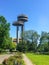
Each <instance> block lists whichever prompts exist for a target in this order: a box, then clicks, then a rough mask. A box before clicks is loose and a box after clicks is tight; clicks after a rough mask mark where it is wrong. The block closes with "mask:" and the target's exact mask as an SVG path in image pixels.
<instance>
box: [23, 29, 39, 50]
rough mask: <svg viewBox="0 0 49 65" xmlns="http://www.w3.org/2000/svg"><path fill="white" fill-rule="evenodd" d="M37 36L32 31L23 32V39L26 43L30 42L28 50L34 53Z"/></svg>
mask: <svg viewBox="0 0 49 65" xmlns="http://www.w3.org/2000/svg"><path fill="white" fill-rule="evenodd" d="M38 38H39V34H38V33H37V32H36V31H34V30H29V31H25V32H24V33H23V39H24V40H26V41H30V42H31V44H29V46H28V47H29V48H30V49H32V50H34V51H36V49H37V44H38Z"/></svg>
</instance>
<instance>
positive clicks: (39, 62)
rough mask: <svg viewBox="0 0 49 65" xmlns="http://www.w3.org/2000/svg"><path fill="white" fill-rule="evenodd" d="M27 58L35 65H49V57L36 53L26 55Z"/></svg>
mask: <svg viewBox="0 0 49 65" xmlns="http://www.w3.org/2000/svg"><path fill="white" fill-rule="evenodd" d="M26 56H27V57H28V58H29V59H30V60H31V62H32V63H34V64H35V65H49V55H37V54H34V53H26Z"/></svg>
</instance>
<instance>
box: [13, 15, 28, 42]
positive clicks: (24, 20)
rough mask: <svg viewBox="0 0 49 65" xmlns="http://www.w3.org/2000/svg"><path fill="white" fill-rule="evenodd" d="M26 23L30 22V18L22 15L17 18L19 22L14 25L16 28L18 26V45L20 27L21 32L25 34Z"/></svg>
mask: <svg viewBox="0 0 49 65" xmlns="http://www.w3.org/2000/svg"><path fill="white" fill-rule="evenodd" d="M26 21H28V17H27V16H26V15H24V14H21V15H19V16H18V17H17V21H15V22H14V23H13V25H14V26H17V43H19V38H18V31H19V26H21V32H22V34H23V30H24V22H26ZM22 43H23V36H22Z"/></svg>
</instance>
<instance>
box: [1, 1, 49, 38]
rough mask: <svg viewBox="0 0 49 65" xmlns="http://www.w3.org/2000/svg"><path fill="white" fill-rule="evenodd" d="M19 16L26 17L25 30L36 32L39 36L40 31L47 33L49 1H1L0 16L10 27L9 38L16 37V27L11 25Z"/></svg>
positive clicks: (48, 26) (48, 27)
mask: <svg viewBox="0 0 49 65" xmlns="http://www.w3.org/2000/svg"><path fill="white" fill-rule="evenodd" d="M19 14H26V15H27V16H28V22H26V23H25V27H24V28H25V30H36V31H37V32H38V33H39V34H40V33H41V31H46V32H49V0H1V1H0V15H2V16H4V17H5V18H6V20H7V22H9V23H10V25H11V26H10V29H11V30H10V36H11V37H16V27H14V26H12V23H13V22H14V21H15V20H17V16H18V15H19ZM19 33H20V31H19Z"/></svg>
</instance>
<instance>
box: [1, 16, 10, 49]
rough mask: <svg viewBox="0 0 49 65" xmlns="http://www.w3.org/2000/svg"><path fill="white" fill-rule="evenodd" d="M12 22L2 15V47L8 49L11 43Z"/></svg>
mask: <svg viewBox="0 0 49 65" xmlns="http://www.w3.org/2000/svg"><path fill="white" fill-rule="evenodd" d="M9 30H10V24H9V23H7V21H6V19H5V17H3V16H0V48H2V49H6V48H7V45H8V44H9V43H8V42H9Z"/></svg>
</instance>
